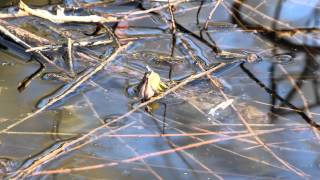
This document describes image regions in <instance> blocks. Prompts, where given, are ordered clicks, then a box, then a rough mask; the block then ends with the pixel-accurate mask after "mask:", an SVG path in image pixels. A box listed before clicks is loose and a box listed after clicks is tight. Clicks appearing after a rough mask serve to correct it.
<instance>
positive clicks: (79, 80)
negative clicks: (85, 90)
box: [0, 43, 132, 134]
mask: <svg viewBox="0 0 320 180" xmlns="http://www.w3.org/2000/svg"><path fill="white" fill-rule="evenodd" d="M131 44H132V43H128V44H127V45H125V46H122V47H120V48H119V49H117V51H115V52H114V53H113V54H112V55H111V56H110V57H108V58H107V59H105V60H104V61H102V62H101V64H99V65H98V66H97V67H95V68H93V69H89V70H87V71H86V72H85V73H84V74H83V75H82V76H79V77H77V78H76V79H75V80H74V81H73V82H71V84H70V86H69V87H67V88H65V89H64V90H63V92H62V93H61V94H60V95H59V96H57V97H56V98H54V99H49V100H48V102H47V104H46V105H44V106H42V107H41V108H40V109H37V110H36V111H34V112H33V113H31V114H29V115H27V116H26V117H24V118H22V119H20V120H18V121H16V122H15V123H13V124H11V125H10V126H8V127H6V128H5V129H3V130H1V131H0V134H2V133H5V132H6V131H8V130H10V129H12V128H13V127H15V126H17V125H19V124H21V123H23V122H24V121H26V120H28V119H30V118H31V117H34V116H35V115H37V114H39V113H40V112H42V111H43V110H45V109H47V108H48V107H49V106H51V105H53V104H55V103H56V102H58V101H60V100H61V99H63V98H64V97H66V96H67V95H69V94H70V93H72V92H74V91H75V90H76V89H77V88H78V87H79V86H80V85H81V84H83V83H84V82H85V81H87V80H88V79H90V78H91V77H92V76H93V75H95V74H96V73H97V72H99V71H100V70H102V69H103V68H104V66H106V65H107V64H108V63H109V62H110V61H112V60H114V59H115V58H116V57H117V56H118V54H119V53H120V52H122V51H123V50H125V49H127V48H128V47H129V46H130V45H131Z"/></svg>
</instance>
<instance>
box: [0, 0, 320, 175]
mask: <svg viewBox="0 0 320 180" xmlns="http://www.w3.org/2000/svg"><path fill="white" fill-rule="evenodd" d="M79 2H80V4H81V3H82V1H79ZM90 2H91V3H93V2H95V1H90ZM237 2H240V1H238V0H234V1H225V2H223V4H221V5H219V7H218V8H217V10H216V12H215V14H214V16H213V18H212V19H213V20H211V21H213V22H211V23H209V28H208V33H206V34H205V33H202V38H203V39H205V41H204V40H203V39H202V38H199V37H200V36H201V35H200V28H199V25H202V24H203V23H204V22H205V21H206V18H207V16H208V14H209V13H210V11H211V10H212V8H213V7H214V5H215V4H214V3H210V2H204V3H202V6H201V9H200V11H198V9H199V8H198V7H199V5H200V3H199V2H190V3H182V4H180V5H179V6H178V7H176V15H175V18H176V21H177V23H180V25H182V26H184V27H185V28H187V30H183V31H182V30H181V32H179V33H177V41H176V45H175V46H174V47H175V49H174V51H172V49H171V48H172V47H173V46H172V36H171V34H170V30H167V28H168V27H170V25H167V24H166V21H164V20H163V18H168V17H169V18H168V19H170V16H168V13H167V12H165V11H164V12H162V13H160V15H159V12H155V13H152V14H150V15H149V16H146V17H144V18H142V19H137V20H132V21H126V22H121V23H119V24H118V28H117V30H116V31H115V33H116V34H117V35H118V36H119V37H121V38H133V39H135V41H134V43H133V45H132V46H131V47H130V48H129V49H128V50H127V51H126V52H125V53H123V54H121V55H119V57H118V58H117V59H116V60H115V61H113V62H111V63H110V64H109V65H108V66H106V67H105V69H104V70H103V71H101V72H99V73H97V74H96V75H95V76H94V77H93V78H92V79H91V81H90V82H87V83H85V84H83V85H82V86H80V87H79V88H78V90H77V91H75V92H74V93H73V94H71V95H70V96H67V97H66V98H65V99H64V100H63V101H60V102H59V103H58V104H55V105H54V106H52V107H50V108H49V109H46V110H45V111H43V112H41V113H40V114H38V115H36V116H34V117H32V118H30V119H28V120H27V121H24V122H23V123H21V124H19V125H18V126H15V127H14V128H12V129H10V130H9V131H7V132H3V131H1V134H0V177H1V178H2V177H5V176H6V177H10V176H11V177H14V175H16V173H19V171H18V170H21V169H24V168H27V167H30V166H31V165H32V164H35V163H37V161H38V160H39V159H41V158H43V157H45V156H46V155H48V154H50V153H52V152H54V151H56V150H59V148H61V147H63V145H65V144H67V143H69V142H72V141H71V140H73V139H75V138H77V137H80V136H81V135H84V134H86V133H88V132H90V131H91V130H93V129H94V128H97V127H99V126H101V125H102V124H105V123H110V122H112V121H113V120H114V119H116V118H118V117H121V115H123V114H125V113H127V112H128V111H130V110H131V109H132V108H133V107H135V106H136V105H137V104H138V103H139V99H138V98H137V97H136V95H135V93H134V87H135V86H136V85H137V84H138V83H139V81H140V80H141V78H142V76H143V74H144V71H145V67H146V65H148V66H150V67H151V68H152V69H153V70H155V71H156V72H157V73H159V74H160V75H161V77H162V78H163V80H164V81H165V82H168V83H170V82H169V79H171V80H174V81H177V82H179V81H181V80H183V79H184V78H186V77H188V76H190V75H193V74H195V73H198V72H200V68H199V66H198V65H197V64H198V63H199V64H202V65H203V66H204V67H205V68H209V67H210V66H212V65H216V64H217V63H220V62H225V63H227V65H226V66H225V67H224V68H223V69H221V70H220V71H218V72H215V73H214V75H216V76H218V77H219V78H220V79H221V83H222V84H223V85H224V86H225V89H224V92H225V93H226V94H227V96H228V97H229V98H231V99H233V103H232V104H233V105H234V106H235V107H236V108H237V109H238V113H240V114H241V115H242V116H243V117H244V118H245V119H246V120H247V121H248V123H249V124H250V125H251V127H252V128H253V129H254V130H256V133H258V134H260V135H259V137H260V138H261V139H262V140H263V141H264V143H266V145H267V146H268V147H270V148H271V150H272V151H273V152H274V153H275V154H277V155H278V156H279V157H280V158H281V159H283V160H285V161H287V162H288V163H290V164H291V165H292V167H293V169H296V170H297V171H299V170H301V171H303V172H304V173H305V174H307V175H310V176H311V179H314V177H317V176H319V175H320V169H319V167H320V166H319V164H320V161H319V152H320V151H319V150H320V146H319V141H318V139H317V136H315V133H317V130H315V131H313V130H312V129H311V128H310V124H313V123H320V121H319V113H320V108H319V102H320V96H319V92H318V85H319V84H318V75H319V69H318V68H319V65H318V57H319V56H318V53H319V49H317V48H318V46H319V38H317V37H316V36H312V35H313V34H312V33H314V32H312V33H311V36H310V34H309V33H308V32H307V31H305V28H310V27H312V28H313V30H314V27H315V28H319V21H318V20H317V19H316V18H315V16H311V15H308V16H302V15H301V16H298V15H297V13H292V11H293V10H295V9H296V8H298V9H299V11H301V12H302V11H303V12H302V14H305V15H307V14H316V13H318V9H319V7H316V5H315V4H314V1H310V3H305V2H302V1H301V2H300V1H297V0H290V1H277V2H278V3H277V2H274V1H271V0H268V1H259V2H258V1H246V4H239V3H237ZM289 2H290V3H289ZM98 4H99V3H98ZM138 4H139V3H138V2H136V3H123V4H121V6H120V7H119V9H115V7H117V6H110V7H106V6H104V7H101V8H93V9H95V10H97V11H99V12H100V13H101V12H102V13H103V12H118V13H119V12H121V10H123V9H126V10H127V9H130V10H134V9H137V8H151V7H153V6H158V5H159V4H161V3H159V2H153V3H150V2H144V3H143V5H142V7H141V6H138ZM250 7H251V8H250ZM252 7H255V8H252ZM299 7H303V8H302V9H300V8H299ZM277 11H279V12H277ZM147 15H148V14H147ZM265 15H267V16H265ZM24 18H29V20H30V19H32V17H24ZM196 18H199V24H197V21H196ZM272 18H276V21H275V20H272ZM215 20H216V21H217V22H226V24H227V25H228V26H226V25H224V26H223V27H222V28H223V30H221V29H219V27H220V26H222V25H219V26H218V25H217V24H214V21H215ZM9 21H12V23H18V22H19V21H18V20H9ZM27 22H30V24H29V25H30V27H32V26H35V27H37V25H38V24H37V23H39V22H38V21H27ZM275 22H277V23H275ZM41 25H42V26H43V27H49V26H50V27H51V26H55V25H53V24H49V23H45V22H41ZM236 25H237V26H236ZM56 26H57V27H56V28H57V29H59V28H64V30H65V31H70V32H73V31H74V32H75V33H74V34H73V36H74V38H79V39H80V37H81V38H85V37H84V36H85V35H84V34H81V33H80V32H81V30H84V31H85V30H88V28H89V29H90V31H91V30H93V29H94V26H89V25H84V26H81V25H79V26H76V25H68V26H67V25H66V27H64V26H63V25H56ZM125 26H129V27H130V28H127V29H126V28H125ZM270 27H272V28H276V29H279V32H281V34H280V35H279V32H278V31H276V32H274V31H271V30H270ZM295 27H298V28H301V31H295V33H293V34H291V35H287V34H285V35H284V33H283V32H287V31H289V30H292V29H293V28H295ZM52 29H54V28H52ZM185 31H190V32H185ZM191 32H194V33H195V34H193V35H192V34H191ZM301 32H303V33H301ZM57 34H58V32H56V31H55V32H52V33H49V34H47V36H48V38H49V39H56V37H60V36H58V35H57ZM196 36H198V37H196ZM301 37H303V38H301ZM104 38H105V37H104ZM182 39H183V40H182ZM210 39H213V40H215V43H216V44H217V45H218V46H219V48H221V49H222V50H225V51H229V52H233V53H235V54H237V55H239V54H240V55H243V56H231V55H230V56H221V55H217V54H216V53H215V52H214V51H213V48H212V46H213V43H212V42H211V40H210ZM310 39H312V44H311V43H310ZM59 40H62V39H59ZM304 40H305V41H304ZM183 42H187V43H188V44H189V45H190V49H189V51H192V53H193V54H194V56H195V57H194V58H191V57H190V55H189V54H188V52H187V50H186V49H184V46H182V43H183ZM207 42H209V43H210V46H209V45H208V43H207ZM2 44H3V45H2V46H3V47H2V46H0V48H1V51H0V74H1V75H0V102H1V103H0V128H1V129H5V128H6V127H8V126H9V125H12V124H14V123H15V122H17V121H19V120H21V119H22V118H23V117H25V116H27V115H28V113H31V112H33V111H35V110H36V109H37V108H36V106H37V103H38V105H39V100H41V99H42V100H50V98H53V96H48V95H50V94H52V92H55V91H56V90H57V88H59V87H62V86H66V85H68V83H69V82H70V81H71V80H70V77H67V78H66V79H64V76H63V75H62V74H58V73H56V72H55V71H54V70H53V69H54V68H51V69H49V70H47V71H46V72H45V73H46V74H44V75H43V76H42V77H43V78H36V79H35V80H34V81H32V83H31V85H29V86H28V87H27V88H26V90H25V91H23V92H21V93H19V92H18V91H17V89H16V88H17V85H18V84H19V82H20V81H21V80H23V79H24V78H25V77H26V76H28V75H30V74H32V73H33V72H34V71H35V70H36V69H37V68H38V64H37V63H33V62H29V63H28V62H26V59H29V58H30V56H29V55H27V54H25V53H24V52H23V51H22V50H21V49H19V48H17V49H15V50H12V46H10V47H11V49H7V48H6V47H9V45H7V46H6V44H5V43H2ZM79 49H80V48H79ZM110 49H112V47H111V46H110V45H106V46H99V47H88V48H87V49H80V50H81V51H84V52H86V53H91V52H92V53H93V54H94V55H96V56H100V55H102V54H104V53H105V52H106V51H107V52H108V53H109V51H110ZM62 51H63V50H60V51H58V52H59V53H62ZM172 52H173V55H174V56H173V57H172V56H171V53H172ZM249 54H251V55H256V56H257V57H256V58H257V59H259V61H255V62H253V63H247V62H246V61H245V60H246V58H247V57H248V55H249ZM76 58H79V57H76ZM260 58H261V60H260ZM79 59H80V58H79ZM194 59H196V60H197V61H198V62H197V63H195V62H194ZM56 61H61V57H60V56H58V57H57V59H56ZM244 62H245V63H244ZM62 63H63V61H62V62H61V64H62ZM95 63H97V62H96V61H92V62H82V61H81V59H80V60H78V59H77V60H76V67H77V68H78V69H76V70H77V72H80V71H81V70H83V69H84V67H87V66H90V65H92V64H95ZM50 73H51V74H50ZM169 74H171V76H169ZM68 78H69V79H68ZM171 83H172V82H171ZM55 95H57V94H55ZM44 97H47V99H43V98H44ZM48 97H49V99H48ZM224 101H225V99H224V98H223V96H222V95H221V94H220V93H219V91H218V90H217V89H216V88H212V85H211V84H210V82H209V81H208V80H207V79H206V78H200V79H198V80H195V81H192V82H191V83H189V84H187V85H186V86H184V87H182V88H180V89H179V90H177V91H175V92H174V93H172V94H170V95H167V96H166V97H164V98H163V99H160V100H158V101H156V102H154V103H152V104H150V105H149V108H148V110H145V109H139V110H137V111H135V112H134V113H132V114H131V115H130V116H128V117H126V118H123V119H121V120H120V121H117V122H115V123H110V124H108V126H105V127H104V128H103V129H101V130H100V131H99V132H97V133H96V134H94V135H92V136H89V137H87V138H86V140H88V141H90V143H89V144H86V145H84V146H81V147H80V148H76V147H77V146H78V145H81V143H76V144H73V145H72V146H70V147H69V146H68V148H66V149H63V152H67V153H66V154H64V155H63V156H61V157H59V158H56V159H54V160H53V161H50V162H48V163H46V164H45V165H44V166H40V167H41V168H40V169H37V172H41V171H42V170H51V169H63V168H66V169H68V168H81V167H88V166H91V165H103V167H97V168H92V169H90V170H85V171H83V170H81V169H80V170H79V169H78V170H75V171H73V172H68V173H65V174H64V173H58V174H55V175H46V174H45V175H41V176H33V177H32V178H35V179H37V178H39V177H46V178H57V179H70V178H73V179H82V178H84V179H142V178H148V179H155V178H158V179H161V178H163V179H220V178H225V179H250V178H252V179H278V178H281V179H298V178H299V176H297V174H295V173H294V172H293V171H292V170H289V169H287V168H286V167H284V166H283V164H281V162H279V161H278V160H276V159H275V158H274V156H273V155H272V154H270V153H269V152H267V151H266V150H265V149H264V148H263V147H261V145H259V144H258V143H257V142H256V141H255V139H254V138H250V137H236V136H237V135H244V134H245V133H247V129H246V128H245V127H244V126H243V125H242V123H241V119H240V118H239V116H237V114H236V113H235V111H233V110H232V108H230V107H227V108H226V109H224V110H221V109H220V110H218V111H216V113H215V114H214V116H212V115H210V114H208V112H210V110H211V109H212V108H214V107H216V106H218V105H219V104H221V103H223V102H224ZM41 102H42V103H43V104H40V105H42V106H43V105H45V104H46V103H45V102H44V101H41ZM271 131H272V132H271ZM273 131H275V132H273ZM162 133H164V135H162V136H159V134H162ZM263 133H264V134H263ZM247 136H251V137H252V135H250V134H249V135H247ZM98 137H99V138H98ZM226 138H229V140H226ZM211 140H214V141H212V142H211ZM80 142H82V141H80ZM208 142H210V143H208ZM201 143H204V144H201ZM178 147H183V148H180V149H179V148H178ZM73 148H75V150H74V151H72V152H68V151H69V150H72V149H73ZM142 155H146V156H143V158H141V159H137V160H132V158H133V157H139V156H142Z"/></svg>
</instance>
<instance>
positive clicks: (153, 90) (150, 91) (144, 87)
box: [137, 66, 168, 101]
mask: <svg viewBox="0 0 320 180" xmlns="http://www.w3.org/2000/svg"><path fill="white" fill-rule="evenodd" d="M146 68H147V71H146V72H145V73H144V76H143V78H142V80H141V81H140V83H139V85H138V87H137V90H138V95H139V97H140V98H141V99H142V100H143V101H147V100H149V99H150V98H152V97H153V96H155V95H158V94H160V93H161V92H163V91H164V90H165V89H167V88H168V86H167V85H166V84H165V83H164V82H162V81H161V78H160V75H159V74H158V73H156V72H154V71H153V70H152V69H151V68H150V67H149V66H146Z"/></svg>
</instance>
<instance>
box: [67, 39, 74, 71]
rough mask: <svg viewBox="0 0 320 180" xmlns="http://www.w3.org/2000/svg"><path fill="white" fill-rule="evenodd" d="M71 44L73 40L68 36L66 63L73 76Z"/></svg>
mask: <svg viewBox="0 0 320 180" xmlns="http://www.w3.org/2000/svg"><path fill="white" fill-rule="evenodd" d="M72 44H73V41H72V39H71V38H68V60H67V65H68V68H69V71H70V72H71V75H72V76H74V75H75V73H74V69H73V58H72V49H73V48H72Z"/></svg>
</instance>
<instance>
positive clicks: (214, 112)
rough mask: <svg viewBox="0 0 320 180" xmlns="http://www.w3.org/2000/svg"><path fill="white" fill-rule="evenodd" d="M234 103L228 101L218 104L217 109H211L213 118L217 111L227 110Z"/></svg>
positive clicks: (210, 112) (230, 100)
mask: <svg viewBox="0 0 320 180" xmlns="http://www.w3.org/2000/svg"><path fill="white" fill-rule="evenodd" d="M232 103H233V99H228V100H227V101H224V102H222V103H220V104H218V105H217V106H216V107H214V108H211V109H210V111H209V113H208V114H210V115H211V116H214V115H215V114H216V111H217V110H218V109H222V110H225V109H226V108H227V107H229V106H230V105H231V104H232Z"/></svg>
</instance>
